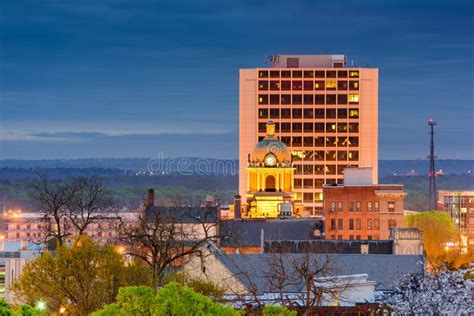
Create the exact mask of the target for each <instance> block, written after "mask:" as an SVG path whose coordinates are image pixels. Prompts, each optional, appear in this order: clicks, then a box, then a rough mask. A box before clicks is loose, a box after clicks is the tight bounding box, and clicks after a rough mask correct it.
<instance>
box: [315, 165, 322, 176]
mask: <svg viewBox="0 0 474 316" xmlns="http://www.w3.org/2000/svg"><path fill="white" fill-rule="evenodd" d="M314 174H316V175H323V174H324V165H315V166H314Z"/></svg>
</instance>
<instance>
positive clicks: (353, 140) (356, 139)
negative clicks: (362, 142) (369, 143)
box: [348, 137, 359, 147]
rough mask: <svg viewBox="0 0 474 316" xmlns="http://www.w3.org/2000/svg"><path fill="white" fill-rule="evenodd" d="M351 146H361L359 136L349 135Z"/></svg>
mask: <svg viewBox="0 0 474 316" xmlns="http://www.w3.org/2000/svg"><path fill="white" fill-rule="evenodd" d="M348 145H349V147H357V146H359V137H349V143H348Z"/></svg>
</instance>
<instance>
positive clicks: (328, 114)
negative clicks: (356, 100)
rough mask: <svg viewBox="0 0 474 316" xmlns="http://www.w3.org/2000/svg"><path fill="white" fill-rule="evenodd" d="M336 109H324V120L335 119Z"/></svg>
mask: <svg viewBox="0 0 474 316" xmlns="http://www.w3.org/2000/svg"><path fill="white" fill-rule="evenodd" d="M336 113H337V111H336V109H326V118H336Z"/></svg>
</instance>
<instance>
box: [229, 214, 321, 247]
mask: <svg viewBox="0 0 474 316" xmlns="http://www.w3.org/2000/svg"><path fill="white" fill-rule="evenodd" d="M262 230H263V238H264V240H282V239H283V240H311V239H317V238H320V237H319V236H320V234H319V236H318V235H317V234H316V235H315V232H316V233H317V232H319V233H322V230H323V221H322V220H320V219H314V218H301V219H300V218H297V219H294V218H291V219H262V220H240V219H234V220H228V221H223V222H222V223H221V224H220V236H221V246H224V247H260V246H261V242H262Z"/></svg>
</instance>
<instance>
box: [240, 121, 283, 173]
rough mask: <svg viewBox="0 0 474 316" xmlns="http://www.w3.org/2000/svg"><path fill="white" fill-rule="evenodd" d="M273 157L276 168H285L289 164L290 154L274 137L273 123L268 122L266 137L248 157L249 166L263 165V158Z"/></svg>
mask: <svg viewBox="0 0 474 316" xmlns="http://www.w3.org/2000/svg"><path fill="white" fill-rule="evenodd" d="M269 155H274V156H275V157H276V163H277V165H276V166H287V165H290V164H291V152H290V150H289V149H288V147H286V145H285V144H284V143H282V142H281V141H279V140H278V139H277V138H276V137H275V123H273V122H272V121H268V123H267V135H266V137H265V138H264V139H263V140H262V141H260V142H259V143H258V144H257V145H256V146H255V147H254V149H253V151H252V153H251V154H250V156H249V164H250V165H257V166H258V165H265V163H264V162H265V157H267V156H269Z"/></svg>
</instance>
